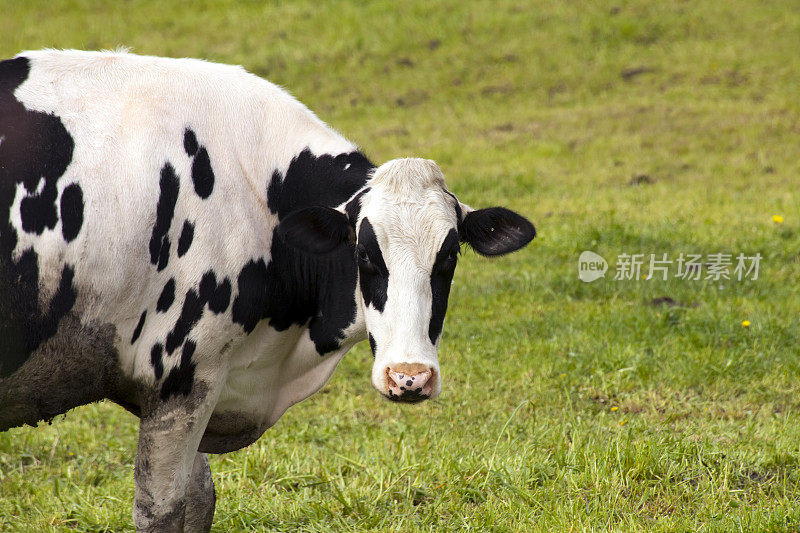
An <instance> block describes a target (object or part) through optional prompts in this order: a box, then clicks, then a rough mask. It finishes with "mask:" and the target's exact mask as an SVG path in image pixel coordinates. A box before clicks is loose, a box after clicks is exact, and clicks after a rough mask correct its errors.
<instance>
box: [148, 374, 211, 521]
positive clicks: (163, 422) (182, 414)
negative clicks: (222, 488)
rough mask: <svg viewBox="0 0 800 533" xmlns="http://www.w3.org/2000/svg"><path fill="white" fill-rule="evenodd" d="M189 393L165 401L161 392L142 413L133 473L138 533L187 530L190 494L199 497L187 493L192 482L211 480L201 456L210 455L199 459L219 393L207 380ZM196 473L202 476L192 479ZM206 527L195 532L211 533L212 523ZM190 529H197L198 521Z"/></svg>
mask: <svg viewBox="0 0 800 533" xmlns="http://www.w3.org/2000/svg"><path fill="white" fill-rule="evenodd" d="M188 388H189V387H185V388H183V389H180V390H179V392H178V393H177V394H174V395H169V396H168V397H166V398H164V394H163V392H162V391H159V392H158V394H157V395H154V396H155V397H154V398H153V400H152V401H151V402H145V403H147V404H149V405H147V408H144V407H143V409H142V418H141V422H140V425H139V446H138V449H137V453H136V462H135V470H134V479H135V482H136V496H135V499H134V505H133V521H134V524H135V526H136V530H137V531H147V532H159V533H162V532H176V533H179V532H182V531H184V525H185V524H186V521H185V518H186V513H187V509H188V510H189V511H190V512H195V511H194V510H195V509H196V508H195V506H194V504H192V505H187V492H194V489H192V490H191V491H189V490H188V488H189V482H190V479H191V478H194V477H197V478H202V477H203V476H205V475H207V476H208V477H209V478H210V471H209V470H208V463H207V460H206V458H205V457H200V456H201V455H203V456H204V455H205V454H198V452H197V447H198V445H199V444H200V440H201V438H202V436H203V433H204V432H205V428H206V425H207V424H208V419H209V418H210V416H211V413H212V411H213V409H214V404H215V403H216V400H217V397H218V395H219V391H218V390H217V389H218V387H216V386H211V385H210V384H209V383H207V382H202V381H195V382H194V383H192V384H191V390H188V391H187V389H188ZM184 393H186V394H184ZM195 470H197V474H196V475H193V472H194V471H195ZM209 481H210V479H209ZM211 492H212V494H213V485H212V486H211ZM206 507H208V506H207V505H206ZM211 512H212V513H213V505H212V506H211ZM202 523H203V524H205V525H206V526H205V527H206V529H204V530H200V529H195V530H192V531H207V530H208V528H209V527H210V525H211V521H210V519H209V520H206V521H203V522H202ZM189 524H190V525H191V527H194V525H193V524H195V522H194V521H190V522H189Z"/></svg>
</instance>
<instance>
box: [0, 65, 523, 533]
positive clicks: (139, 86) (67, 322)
mask: <svg viewBox="0 0 800 533" xmlns="http://www.w3.org/2000/svg"><path fill="white" fill-rule="evenodd" d="M534 236H535V229H534V227H533V225H532V224H531V223H530V222H529V221H528V220H527V219H525V218H524V217H522V216H521V215H519V214H517V213H515V212H513V211H510V210H508V209H505V208H502V207H490V208H484V209H473V208H471V207H469V206H467V205H465V204H463V203H461V202H459V200H458V199H457V198H456V196H455V195H453V194H452V193H451V192H450V191H448V189H447V187H446V185H445V180H444V177H443V175H442V172H441V170H440V169H439V167H438V166H437V165H436V164H435V163H434V162H433V161H430V160H424V159H415V158H407V159H396V160H392V161H388V162H386V163H384V164H382V165H380V166H375V165H373V164H372V163H371V162H370V160H369V159H368V158H367V157H366V156H365V155H364V154H363V153H362V152H361V151H360V150H359V148H358V147H357V146H356V145H354V144H353V143H351V142H350V141H348V140H346V139H345V138H344V137H342V136H341V135H340V134H339V133H337V132H336V131H334V130H333V129H331V128H330V127H328V126H327V125H326V124H325V123H323V122H322V121H321V120H320V119H318V118H317V117H316V116H315V115H314V114H313V113H312V112H311V111H309V109H308V108H306V107H305V106H304V105H302V104H301V103H300V102H298V101H297V100H296V99H294V98H293V97H292V96H290V95H289V94H288V93H287V92H286V91H284V90H283V89H281V88H279V87H278V86H276V85H273V84H272V83H270V82H268V81H266V80H264V79H262V78H260V77H258V76H255V75H253V74H249V73H247V72H246V71H245V70H244V69H242V68H241V67H237V66H229V65H222V64H216V63H211V62H206V61H202V60H196V59H170V58H159V57H148V56H139V55H134V54H131V53H128V52H126V51H115V52H83V51H74V50H65V51H58V50H42V51H31V52H23V53H21V54H19V55H17V56H16V57H14V58H12V59H9V60H5V61H2V62H0V343H1V344H0V431H5V430H7V429H9V428H12V427H17V426H21V425H25V424H28V425H32V426H35V425H37V424H38V423H39V422H41V421H48V420H51V419H53V418H54V417H55V416H57V415H60V414H63V413H66V412H67V411H68V410H70V409H73V408H75V407H77V406H80V405H85V404H88V403H91V402H96V401H99V400H103V399H108V400H110V401H113V402H115V403H117V404H119V405H120V406H122V407H124V408H125V409H127V410H129V411H130V412H132V413H134V414H135V415H136V416H137V417H139V419H140V427H139V439H138V445H137V454H136V459H135V464H134V479H135V487H136V490H135V497H134V503H133V520H134V524H135V527H136V529H137V530H138V531H159V532H162V531H208V530H209V529H210V527H211V523H212V519H213V514H214V506H215V501H216V496H215V492H214V485H213V480H212V478H211V471H210V468H209V463H208V458H207V455H206V454H208V453H225V452H230V451H234V450H238V449H240V448H243V447H245V446H248V445H249V444H251V443H253V442H255V441H256V440H257V439H258V438H259V437H260V436H261V435H262V433H263V432H264V431H265V430H266V429H267V428H269V427H270V426H272V425H273V424H275V422H276V421H277V420H278V419H279V418H280V416H281V415H282V414H283V413H284V412H285V411H286V409H288V408H289V407H290V406H292V405H293V404H295V403H297V402H300V401H301V400H303V399H305V398H307V397H309V396H310V395H311V394H313V393H314V392H316V391H318V390H319V389H320V388H321V387H322V386H323V385H324V384H325V383H326V381H327V380H328V379H329V377H330V376H331V373H332V372H333V370H334V368H335V367H336V365H337V364H338V363H339V361H340V360H341V359H342V357H343V356H344V354H345V353H346V352H347V351H348V350H350V348H352V347H353V346H354V345H355V344H356V343H358V342H361V341H363V340H367V341H368V342H369V346H370V348H371V351H372V354H373V355H374V364H373V366H372V374H371V382H372V385H373V386H374V387H375V388H376V389H377V390H378V392H380V394H382V395H383V396H385V397H386V398H388V399H389V400H392V401H395V402H409V403H413V402H418V401H421V400H425V399H428V398H435V397H436V396H437V395H438V394H439V393H440V391H441V374H440V370H439V363H438V359H437V351H438V346H439V341H440V338H441V334H442V326H443V322H444V317H445V311H446V309H447V299H448V295H449V292H450V285H451V282H452V278H453V273H454V271H455V268H456V263H457V261H458V257H459V253H460V248H461V245H468V246H470V247H471V248H472V249H473V250H475V251H476V252H477V253H478V254H480V255H483V256H500V255H503V254H507V253H510V252H513V251H516V250H518V249H520V248H522V247H523V246H525V245H527V244H528V243H529V242H530V241H531V240H532V239H533V238H534Z"/></svg>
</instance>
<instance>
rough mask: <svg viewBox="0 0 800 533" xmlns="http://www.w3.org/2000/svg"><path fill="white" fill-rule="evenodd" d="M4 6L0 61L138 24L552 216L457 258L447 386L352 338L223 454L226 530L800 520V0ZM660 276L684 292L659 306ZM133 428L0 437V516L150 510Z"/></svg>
mask: <svg viewBox="0 0 800 533" xmlns="http://www.w3.org/2000/svg"><path fill="white" fill-rule="evenodd" d="M397 5H402V8H398V7H396V6H397ZM0 12H3V16H2V17H0V53H2V55H3V56H10V55H12V54H15V53H17V52H18V51H20V50H22V49H29V48H39V47H45V46H48V47H77V48H113V47H116V46H118V45H127V46H131V47H132V48H133V50H134V51H136V52H139V53H149V54H158V55H172V56H197V57H204V58H208V59H212V60H216V61H222V62H228V63H240V64H242V65H244V66H245V67H246V68H247V69H249V70H251V71H253V72H256V73H258V74H259V75H262V76H265V77H267V78H269V79H270V80H272V81H274V82H277V83H279V84H281V85H284V86H286V87H288V88H290V89H291V91H292V92H293V93H294V94H295V95H296V96H298V97H299V98H300V99H301V100H302V101H303V102H305V103H306V104H308V105H309V106H310V107H311V108H312V109H313V110H315V111H316V112H317V113H318V114H319V115H320V116H321V117H322V118H323V119H324V120H326V121H327V122H328V123H330V124H331V125H332V126H334V127H335V128H337V129H338V130H339V131H341V132H343V133H344V134H345V135H346V136H348V137H349V138H351V139H353V140H354V141H356V142H358V143H359V144H360V145H361V146H363V148H364V149H365V150H366V152H367V153H368V154H369V155H370V157H371V158H372V159H373V160H374V161H377V162H381V161H384V160H386V159H390V158H393V157H398V156H406V155H416V156H423V157H430V158H433V159H435V160H437V161H438V162H439V163H440V165H441V166H442V168H443V170H444V172H445V175H446V176H447V177H448V183H449V186H450V189H451V190H453V191H454V192H455V193H456V194H458V195H459V197H460V198H461V199H462V200H463V201H465V202H467V203H471V204H473V205H475V206H487V205H490V204H494V203H500V204H504V205H507V206H509V207H512V208H514V209H517V210H519V211H521V212H523V213H525V214H526V215H528V216H529V217H530V218H531V219H532V220H533V221H534V222H535V223H536V225H537V228H538V229H539V234H540V236H539V237H538V238H537V239H536V241H534V243H533V244H532V245H531V246H530V247H529V248H527V249H526V250H524V251H523V252H520V253H518V254H515V255H513V256H509V257H507V258H503V259H499V260H495V261H489V262H487V261H486V260H484V259H481V258H479V257H477V256H476V255H475V254H474V253H466V254H465V256H464V258H463V260H462V261H461V264H460V266H459V268H458V272H457V273H456V282H455V285H454V286H453V293H452V298H451V304H450V310H449V314H448V318H447V321H446V324H445V330H444V337H443V341H442V346H441V350H440V360H441V364H442V373H443V384H444V392H443V393H442V395H441V397H440V399H438V400H436V401H434V402H429V403H427V404H425V405H420V406H413V407H402V406H397V405H394V404H390V403H388V402H385V401H382V400H381V399H380V398H378V396H377V393H375V392H374V391H372V390H371V388H370V385H369V371H370V366H371V361H372V358H371V356H370V355H369V353H368V349H367V348H366V347H365V346H358V347H357V348H356V349H355V350H353V351H352V352H351V353H350V354H349V355H348V356H347V357H346V358H345V360H344V362H343V363H342V364H341V365H340V367H339V369H338V370H337V372H336V374H335V375H334V378H333V379H332V380H331V382H330V383H329V384H328V385H327V386H326V387H325V388H324V389H323V390H322V391H321V392H320V393H319V394H317V395H315V396H313V397H312V398H311V399H309V400H308V401H306V402H304V403H303V404H301V405H299V406H297V407H294V408H293V409H291V410H290V411H289V412H288V413H287V414H286V415H285V416H284V417H283V419H282V420H281V421H280V422H279V423H278V424H277V425H276V426H275V427H274V428H273V429H271V430H270V431H268V432H267V433H266V434H265V435H264V436H263V437H262V438H261V439H260V440H259V441H258V442H257V443H256V444H254V445H253V446H250V447H249V448H246V449H244V450H242V451H240V452H237V453H232V454H227V455H222V456H215V457H214V459H213V461H212V468H213V470H214V472H215V481H216V485H217V494H218V497H219V501H218V504H217V513H216V520H215V525H214V530H215V531H220V532H222V531H240V530H280V531H342V530H377V531H448V530H465V531H554V530H556V531H558V530H561V531H582V530H592V531H594V530H599V531H606V530H608V531H637V530H652V531H698V530H699V531H797V530H798V529H800V506H799V505H798V504H799V503H800V502H799V501H798V500H800V470H798V466H800V464H799V463H800V424H798V422H800V420H799V415H798V403H799V402H800V358H798V349H799V348H800V343H799V342H798V341H799V340H800V291H798V280H799V279H800V219H799V218H798V215H800V209H798V207H800V100H799V99H798V94H800V54H798V53H797V51H798V43H800V10H799V9H798V6H797V4H796V3H794V2H785V1H764V2H747V1H744V0H735V1H729V2H717V1H697V2H650V1H646V0H631V1H626V0H620V1H619V2H614V3H601V2H591V3H579V2H548V3H540V2H527V3H526V2H515V1H506V0H502V1H492V2H460V1H444V2H439V3H432V2H426V1H421V0H414V1H409V2H404V3H402V4H397V3H395V2H388V1H381V2H369V3H360V2H347V3H344V2H329V1H325V2H311V1H302V2H292V3H288V2H269V3H266V4H262V3H260V2H252V1H249V2H232V1H230V2H223V1H213V2H212V1H196V2H191V3H182V4H181V5H178V3H167V2H151V1H147V2H144V1H130V2H89V1H77V0H73V1H64V2H44V1H32V0H29V1H27V2H17V1H14V0H0ZM632 69H638V72H639V73H638V74H637V73H636V72H637V71H634V70H632ZM642 175H646V176H648V177H649V181H650V183H649V184H642V185H639V186H630V185H629V182H630V181H631V180H632V178H634V177H636V176H642ZM775 214H780V215H782V216H783V217H784V219H785V221H784V223H783V224H776V223H774V222H773V221H772V216H773V215H775ZM586 249H590V250H594V251H596V252H598V253H600V254H601V255H604V256H605V257H606V258H607V259H609V260H610V261H611V262H612V263H613V261H614V259H615V258H616V256H617V255H618V254H621V253H646V254H650V253H657V254H662V253H668V254H670V257H672V258H676V257H677V255H678V254H679V253H681V252H683V253H702V254H709V253H714V252H719V251H721V252H728V253H733V254H737V253H739V252H744V253H747V254H748V255H750V254H754V253H756V252H758V253H761V254H762V255H763V256H764V259H763V261H762V264H761V275H760V277H759V279H758V280H756V281H747V282H744V281H742V282H739V281H725V282H722V283H711V282H707V281H682V280H675V279H671V280H669V281H660V280H648V281H644V280H642V281H635V282H634V281H624V282H623V281H613V280H611V279H610V278H611V277H612V276H611V275H612V274H613V271H612V272H609V275H608V276H607V278H606V279H604V280H600V281H597V282H595V283H592V284H584V283H582V282H581V281H579V280H578V277H577V258H578V255H579V254H580V252H581V251H583V250H586ZM612 269H613V265H612ZM663 296H668V297H670V298H672V299H674V300H675V301H676V302H678V303H680V304H682V305H677V306H672V307H668V306H654V305H652V304H651V301H652V300H653V299H654V298H658V297H663ZM743 320H749V321H750V322H751V326H750V327H749V328H744V327H742V325H741V323H742V321H743ZM136 430H137V421H136V419H135V418H134V417H132V416H131V415H129V414H127V413H125V412H124V411H122V410H121V409H120V408H118V407H116V406H113V405H111V404H105V403H104V404H99V405H95V406H89V407H84V408H80V409H77V410H75V411H74V412H72V413H70V414H68V415H67V416H66V417H60V418H59V419H57V420H56V421H55V422H54V423H53V424H52V425H49V426H47V425H45V426H43V427H40V428H38V429H31V428H25V429H15V430H12V431H9V432H7V433H4V434H0V530H10V531H16V530H30V531H45V530H50V529H53V530H77V531H117V530H127V529H130V528H132V520H131V518H130V511H131V502H132V499H133V478H132V462H133V457H134V453H135V439H136Z"/></svg>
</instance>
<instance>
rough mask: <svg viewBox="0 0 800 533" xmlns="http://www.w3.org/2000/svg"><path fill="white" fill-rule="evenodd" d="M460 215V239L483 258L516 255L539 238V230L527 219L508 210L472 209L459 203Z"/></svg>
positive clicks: (503, 208)
mask: <svg viewBox="0 0 800 533" xmlns="http://www.w3.org/2000/svg"><path fill="white" fill-rule="evenodd" d="M459 211H460V213H459V214H460V217H461V220H460V221H459V223H458V235H459V238H460V239H461V242H465V243H467V244H469V245H470V246H471V247H472V249H473V250H475V251H476V252H478V253H479V254H481V255H485V256H489V257H492V256H496V255H505V254H509V253H511V252H516V251H517V250H519V249H520V248H522V247H523V246H525V245H526V244H528V243H529V242H531V241H532V240H533V238H534V237H536V228H534V227H533V224H531V223H530V221H529V220H528V219H527V218H525V217H523V216H522V215H519V214H517V213H515V212H514V211H511V210H510V209H506V208H505V207H487V208H485V209H472V208H471V207H469V206H468V205H466V204H462V203H460V202H459Z"/></svg>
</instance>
